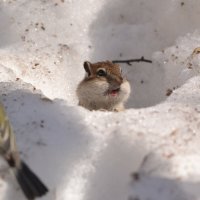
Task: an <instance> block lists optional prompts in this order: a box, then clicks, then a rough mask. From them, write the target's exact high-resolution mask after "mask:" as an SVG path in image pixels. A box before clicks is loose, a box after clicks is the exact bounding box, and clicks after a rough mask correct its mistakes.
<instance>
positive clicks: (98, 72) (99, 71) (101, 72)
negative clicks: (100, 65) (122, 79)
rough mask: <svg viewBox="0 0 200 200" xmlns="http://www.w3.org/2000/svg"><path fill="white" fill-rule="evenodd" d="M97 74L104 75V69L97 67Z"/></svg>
mask: <svg viewBox="0 0 200 200" xmlns="http://www.w3.org/2000/svg"><path fill="white" fill-rule="evenodd" d="M97 75H98V76H106V75H107V73H106V71H105V69H99V70H98V71H97Z"/></svg>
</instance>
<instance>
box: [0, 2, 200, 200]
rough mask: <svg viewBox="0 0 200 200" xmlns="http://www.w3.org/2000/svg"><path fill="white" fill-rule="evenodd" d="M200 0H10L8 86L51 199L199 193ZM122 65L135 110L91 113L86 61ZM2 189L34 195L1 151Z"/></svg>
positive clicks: (7, 100)
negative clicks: (80, 94)
mask: <svg viewBox="0 0 200 200" xmlns="http://www.w3.org/2000/svg"><path fill="white" fill-rule="evenodd" d="M198 5H199V2H198V1H197V0H190V1H180V0H168V1H159V0H151V1H143V0H138V1H132V0H125V1H120V0H115V1H113V0H107V1H106V0H101V1H98V0H87V1H80V0H76V1H73V0H49V1H47V0H35V1H33V0H32V1H30V0H2V1H1V2H0V23H1V29H0V75H1V83H0V94H1V101H2V102H3V104H4V105H5V108H6V111H7V113H8V116H9V118H10V120H11V123H12V126H13V129H14V131H15V133H16V139H17V144H18V147H19V150H20V153H21V157H22V158H23V159H24V160H25V161H26V162H27V163H28V165H29V166H31V168H32V169H33V171H35V172H36V173H37V174H38V176H39V177H41V179H42V180H43V181H44V183H45V184H46V185H47V186H48V187H49V189H50V192H49V193H48V194H47V195H46V196H44V197H43V198H41V199H44V200H66V199H67V200H102V199H104V200H151V199H152V200H160V199H162V200H169V199H170V200H191V199H194V200H198V199H200V192H199V184H200V171H199V162H200V155H199V145H200V135H199V128H200V106H199V99H200V93H199V88H200V77H199V72H200V64H199V63H200V57H199V54H198V52H194V50H195V49H196V48H197V47H200V27H199V17H200V16H199V15H200V14H199V7H198ZM141 56H144V57H145V58H147V59H152V60H153V63H152V64H149V63H134V64H132V65H131V66H128V65H126V64H123V65H122V68H123V71H124V74H125V76H127V78H128V80H129V81H130V83H131V86H132V93H131V97H130V99H129V101H128V103H127V110H126V111H125V112H120V113H112V112H100V111H95V112H91V111H88V110H85V109H84V108H81V107H79V106H77V98H76V95H75V89H76V87H77V84H78V82H79V81H80V80H81V79H82V78H83V75H84V70H83V67H82V64H83V62H84V61H85V60H89V61H91V62H97V61H102V60H116V59H130V58H140V57H141ZM0 177H1V178H0V194H1V195H0V200H13V199H15V200H23V199H24V200H25V198H24V196H23V194H22V192H21V190H19V186H18V185H17V183H16V181H15V179H14V177H13V175H12V173H10V172H9V170H8V169H7V166H6V164H5V163H4V162H3V160H1V165H0Z"/></svg>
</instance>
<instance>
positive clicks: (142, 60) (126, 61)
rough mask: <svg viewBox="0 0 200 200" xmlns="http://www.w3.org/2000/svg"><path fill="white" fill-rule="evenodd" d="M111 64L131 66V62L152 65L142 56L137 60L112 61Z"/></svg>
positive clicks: (150, 61)
mask: <svg viewBox="0 0 200 200" xmlns="http://www.w3.org/2000/svg"><path fill="white" fill-rule="evenodd" d="M112 62H113V63H126V64H128V65H131V63H132V62H147V63H152V60H147V59H145V58H144V57H143V56H142V57H141V58H139V59H130V60H113V61H112Z"/></svg>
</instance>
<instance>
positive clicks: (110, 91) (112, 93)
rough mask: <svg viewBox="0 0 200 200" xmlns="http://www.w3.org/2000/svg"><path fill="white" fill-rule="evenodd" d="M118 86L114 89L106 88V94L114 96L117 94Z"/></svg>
mask: <svg viewBox="0 0 200 200" xmlns="http://www.w3.org/2000/svg"><path fill="white" fill-rule="evenodd" d="M119 91H120V88H117V89H114V90H108V91H107V94H108V95H110V96H112V97H116V96H117V95H118V94H119Z"/></svg>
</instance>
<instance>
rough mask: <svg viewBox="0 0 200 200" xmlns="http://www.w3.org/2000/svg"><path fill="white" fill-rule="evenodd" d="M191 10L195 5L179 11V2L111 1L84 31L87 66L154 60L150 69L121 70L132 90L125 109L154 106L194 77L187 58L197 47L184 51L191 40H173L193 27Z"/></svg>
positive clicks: (196, 15) (143, 65)
mask: <svg viewBox="0 0 200 200" xmlns="http://www.w3.org/2000/svg"><path fill="white" fill-rule="evenodd" d="M195 5H196V1H190V2H187V4H185V5H184V6H182V4H181V3H180V2H179V1H159V0H154V1H153V2H152V1H132V0H125V1H121V0H117V2H115V4H113V2H112V0H110V1H107V2H106V4H105V5H104V6H103V8H102V9H101V10H100V12H99V13H98V15H97V17H96V19H95V20H94V22H93V23H92V24H91V25H90V30H89V33H90V38H91V44H92V45H91V46H92V47H91V48H92V49H93V50H94V51H93V53H92V55H91V60H92V61H93V62H96V61H102V60H116V59H118V60H119V59H121V60H123V59H132V58H140V57H141V56H144V57H145V58H147V59H151V58H152V55H153V57H154V63H153V64H148V63H133V64H132V66H128V65H125V64H124V65H122V67H123V68H124V69H123V71H124V72H125V74H126V75H127V78H128V79H129V80H130V82H131V86H132V94H131V97H130V99H129V101H128V103H127V104H128V105H127V106H128V107H129V108H130V107H135V108H140V107H148V106H153V105H155V104H158V103H160V102H161V101H163V100H165V99H166V98H167V97H168V96H169V95H170V94H171V93H172V92H173V90H174V89H176V88H177V87H180V86H181V85H182V84H183V83H185V81H186V80H187V79H189V78H190V77H191V76H193V75H194V73H193V72H192V71H191V70H189V69H188V68H187V67H188V60H187V58H188V56H189V55H190V54H191V52H192V50H193V49H194V48H195V47H196V46H197V45H198V44H197V42H196V44H195V43H193V45H190V44H191V40H190V39H191V38H190V39H188V41H185V42H184V38H183V39H180V40H179V41H177V44H175V40H176V39H177V38H178V37H180V36H184V35H186V34H187V33H189V32H194V30H195V29H196V28H197V27H199V20H198V19H199V17H200V16H199V15H200V13H199V11H198V8H197V7H196V6H195ZM158 8H159V9H158ZM191 13H192V14H191ZM169 16H170V17H169ZM172 45H174V46H173V47H172V48H170V49H168V50H166V51H163V52H159V53H157V54H154V52H156V51H162V50H163V49H166V47H168V46H172ZM177 46H178V47H177Z"/></svg>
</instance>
